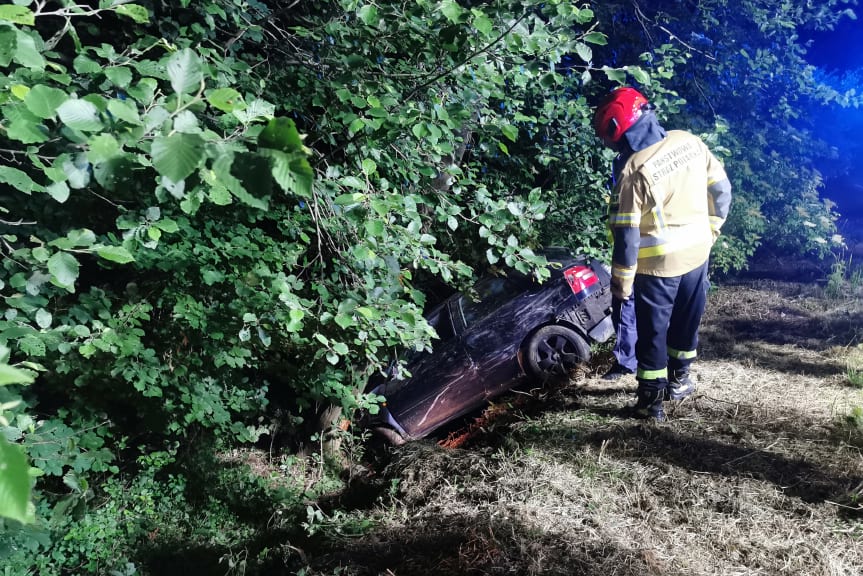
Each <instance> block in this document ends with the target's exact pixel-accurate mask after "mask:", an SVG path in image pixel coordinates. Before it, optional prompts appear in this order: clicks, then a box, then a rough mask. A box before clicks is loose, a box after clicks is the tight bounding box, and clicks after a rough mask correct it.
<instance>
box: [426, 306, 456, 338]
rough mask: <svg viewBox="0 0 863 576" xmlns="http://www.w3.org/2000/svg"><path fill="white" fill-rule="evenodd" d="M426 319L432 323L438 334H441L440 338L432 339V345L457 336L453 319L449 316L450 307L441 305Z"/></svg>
mask: <svg viewBox="0 0 863 576" xmlns="http://www.w3.org/2000/svg"><path fill="white" fill-rule="evenodd" d="M426 320H427V321H428V323H429V324H431V326H432V328H434V329H435V332H437V334H438V336H440V340H434V341H432V345H434V344H436V343H437V342H446V341H447V340H449V339H450V338H452V337H453V336H455V330H454V329H453V326H452V320H451V319H450V317H449V309H448V308H447V307H446V306H440V307H439V308H438V309H437V310H435V311H434V312H432V313H431V314H430V315H429V317H428V318H426Z"/></svg>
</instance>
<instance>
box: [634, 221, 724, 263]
mask: <svg viewBox="0 0 863 576" xmlns="http://www.w3.org/2000/svg"><path fill="white" fill-rule="evenodd" d="M702 230H705V228H704V224H703V223H693V224H687V225H686V226H679V227H673V228H669V229H668V230H666V232H667V233H666V234H660V235H656V236H643V237H642V238H641V244H640V246H639V248H638V257H639V258H652V257H654V256H664V255H666V254H670V253H672V252H677V251H678V250H683V249H684V248H689V247H690V246H694V245H695V244H699V243H701V242H708V241H709V238H706V237H703V236H702V234H701V233H700V232H701V231H702Z"/></svg>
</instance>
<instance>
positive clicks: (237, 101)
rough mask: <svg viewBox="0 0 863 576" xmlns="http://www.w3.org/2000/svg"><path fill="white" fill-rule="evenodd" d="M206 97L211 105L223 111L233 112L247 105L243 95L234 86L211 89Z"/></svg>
mask: <svg viewBox="0 0 863 576" xmlns="http://www.w3.org/2000/svg"><path fill="white" fill-rule="evenodd" d="M206 98H207V102H209V103H210V106H212V107H213V108H217V109H219V110H221V111H222V112H233V111H234V110H237V109H240V108H244V107H245V105H246V103H245V102H243V96H242V95H241V94H240V93H239V92H237V91H236V90H234V89H233V88H217V89H216V90H209V91H208V92H207V97H206Z"/></svg>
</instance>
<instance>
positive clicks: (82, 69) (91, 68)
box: [72, 54, 102, 74]
mask: <svg viewBox="0 0 863 576" xmlns="http://www.w3.org/2000/svg"><path fill="white" fill-rule="evenodd" d="M72 67H73V68H74V69H75V72H77V73H78V74H99V73H100V72H102V66H101V65H100V64H99V63H98V62H96V61H95V60H93V59H92V58H89V57H88V56H85V55H84V54H78V55H77V56H75V59H74V60H73V61H72Z"/></svg>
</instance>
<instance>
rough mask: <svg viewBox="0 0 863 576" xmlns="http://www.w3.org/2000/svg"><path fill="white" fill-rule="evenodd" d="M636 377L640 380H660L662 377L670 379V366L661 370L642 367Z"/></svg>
mask: <svg viewBox="0 0 863 576" xmlns="http://www.w3.org/2000/svg"><path fill="white" fill-rule="evenodd" d="M635 377H636V378H638V379H639V380H659V379H660V378H663V379H668V368H661V369H659V370H642V369H641V368H639V369H638V371H637V372H636V373H635Z"/></svg>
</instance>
